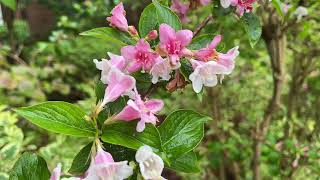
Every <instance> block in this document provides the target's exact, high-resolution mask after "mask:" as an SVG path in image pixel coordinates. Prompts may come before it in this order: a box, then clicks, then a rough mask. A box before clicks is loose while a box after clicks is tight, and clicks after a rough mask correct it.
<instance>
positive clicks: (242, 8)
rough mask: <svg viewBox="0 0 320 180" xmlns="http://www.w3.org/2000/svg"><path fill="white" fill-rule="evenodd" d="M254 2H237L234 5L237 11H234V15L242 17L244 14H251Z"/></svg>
mask: <svg viewBox="0 0 320 180" xmlns="http://www.w3.org/2000/svg"><path fill="white" fill-rule="evenodd" d="M255 1H256V0H238V2H237V3H236V5H234V6H236V7H237V9H236V13H237V15H238V16H242V15H243V14H244V13H245V12H246V13H248V12H251V11H252V9H253V7H252V4H253V3H254V2H255Z"/></svg>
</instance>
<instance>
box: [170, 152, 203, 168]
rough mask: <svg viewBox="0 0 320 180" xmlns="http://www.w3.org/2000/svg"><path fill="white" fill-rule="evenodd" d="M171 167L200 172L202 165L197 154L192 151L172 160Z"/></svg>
mask: <svg viewBox="0 0 320 180" xmlns="http://www.w3.org/2000/svg"><path fill="white" fill-rule="evenodd" d="M170 168H171V169H174V170H176V171H180V172H185V173H199V172H200V166H199V163H198V159H197V156H196V154H195V153H194V152H193V151H191V152H188V153H186V154H184V155H182V156H180V157H179V158H178V159H175V160H174V161H172V162H171V164H170Z"/></svg>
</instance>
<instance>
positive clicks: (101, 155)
mask: <svg viewBox="0 0 320 180" xmlns="http://www.w3.org/2000/svg"><path fill="white" fill-rule="evenodd" d="M94 160H95V164H105V163H113V162H114V160H113V158H112V155H111V154H110V153H108V152H106V151H104V150H103V149H102V148H101V147H100V146H99V147H98V151H97V154H96V156H95V158H94Z"/></svg>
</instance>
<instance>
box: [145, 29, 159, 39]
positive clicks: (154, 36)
mask: <svg viewBox="0 0 320 180" xmlns="http://www.w3.org/2000/svg"><path fill="white" fill-rule="evenodd" d="M157 37H158V31H157V30H152V31H150V32H149V33H148V35H147V39H148V40H155V39H157Z"/></svg>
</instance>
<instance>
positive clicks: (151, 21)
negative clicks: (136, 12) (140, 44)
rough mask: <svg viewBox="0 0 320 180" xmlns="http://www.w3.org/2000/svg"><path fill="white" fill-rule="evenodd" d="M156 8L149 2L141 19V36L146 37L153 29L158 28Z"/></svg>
mask: <svg viewBox="0 0 320 180" xmlns="http://www.w3.org/2000/svg"><path fill="white" fill-rule="evenodd" d="M155 12H156V8H155V6H154V5H153V4H149V5H148V6H147V7H146V8H144V10H143V11H142V13H141V16H140V20H139V33H140V36H141V37H145V36H147V35H148V33H149V32H150V31H151V30H154V29H156V28H157V25H158V17H157V14H156V13H155Z"/></svg>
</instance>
